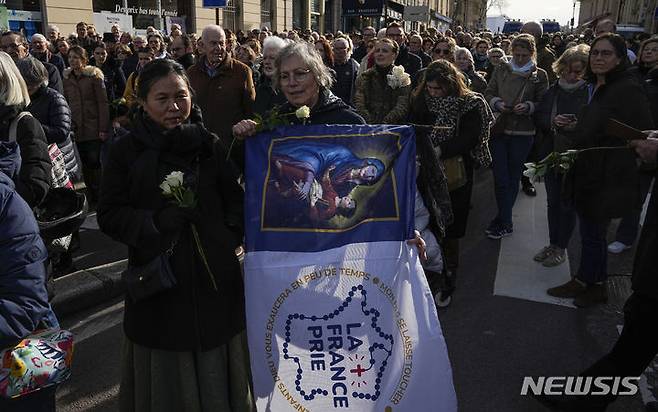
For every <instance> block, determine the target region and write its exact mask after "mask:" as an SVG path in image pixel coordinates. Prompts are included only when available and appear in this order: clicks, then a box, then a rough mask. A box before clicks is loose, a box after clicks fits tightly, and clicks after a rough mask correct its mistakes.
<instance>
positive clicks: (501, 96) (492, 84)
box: [484, 63, 548, 136]
mask: <svg viewBox="0 0 658 412" xmlns="http://www.w3.org/2000/svg"><path fill="white" fill-rule="evenodd" d="M546 90H548V76H547V75H546V72H545V71H544V70H542V69H540V68H535V70H534V71H531V72H529V73H527V74H522V73H515V72H513V71H512V66H511V64H510V63H501V64H499V65H498V66H497V67H496V70H494V72H493V75H492V76H491V80H490V81H489V85H488V86H487V90H486V91H485V93H484V95H485V98H486V100H487V102H489V105H490V106H491V109H492V110H493V111H494V113H495V114H500V111H499V108H498V107H497V106H498V103H499V102H502V103H503V104H505V105H506V106H515V105H516V104H518V103H526V104H527V105H528V110H527V112H526V113H523V114H514V113H508V114H505V115H502V116H500V117H498V118H497V122H504V130H505V132H504V133H505V134H506V135H511V136H515V135H518V136H534V135H535V122H534V120H533V114H534V112H535V109H536V107H537V104H538V103H539V102H540V101H541V99H542V98H543V97H544V93H546Z"/></svg>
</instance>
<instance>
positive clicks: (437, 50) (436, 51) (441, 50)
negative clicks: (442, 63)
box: [433, 49, 451, 56]
mask: <svg viewBox="0 0 658 412" xmlns="http://www.w3.org/2000/svg"><path fill="white" fill-rule="evenodd" d="M433 53H434V54H445V55H446V56H447V55H449V54H450V53H451V52H450V49H436V50H434V52H433Z"/></svg>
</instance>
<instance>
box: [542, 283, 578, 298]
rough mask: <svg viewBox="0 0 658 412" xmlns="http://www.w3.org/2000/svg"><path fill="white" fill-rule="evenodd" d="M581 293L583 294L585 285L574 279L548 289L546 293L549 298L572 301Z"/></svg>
mask: <svg viewBox="0 0 658 412" xmlns="http://www.w3.org/2000/svg"><path fill="white" fill-rule="evenodd" d="M583 292H585V285H583V284H582V283H580V282H579V281H577V280H576V279H575V278H572V279H571V280H570V281H568V282H567V283H564V284H562V285H560V286H556V287H554V288H550V289H548V290H547V291H546V293H548V294H549V295H550V296H554V297H556V298H569V299H573V298H575V297H577V296H578V295H580V294H581V293H583Z"/></svg>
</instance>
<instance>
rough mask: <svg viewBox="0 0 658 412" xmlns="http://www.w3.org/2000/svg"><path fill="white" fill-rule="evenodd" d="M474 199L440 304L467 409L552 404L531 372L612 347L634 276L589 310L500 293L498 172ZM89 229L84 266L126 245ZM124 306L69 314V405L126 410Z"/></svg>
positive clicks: (614, 269)
mask: <svg viewBox="0 0 658 412" xmlns="http://www.w3.org/2000/svg"><path fill="white" fill-rule="evenodd" d="M520 196H524V195H523V194H521V195H520ZM472 203H473V209H472V211H471V217H470V221H469V231H468V234H467V236H466V238H465V239H464V240H463V242H462V250H461V260H462V263H461V265H462V266H461V269H460V272H459V278H458V281H457V284H458V287H457V291H456V293H455V295H454V299H453V303H452V305H451V306H450V307H449V308H447V309H445V310H442V311H441V312H440V313H439V318H440V320H441V325H442V327H443V333H444V336H445V338H446V341H447V344H448V350H449V355H450V360H451V362H452V368H453V375H454V382H455V389H456V391H457V395H458V400H459V406H460V411H465V412H471V411H472V412H481V411H510V412H513V411H523V412H528V411H529V412H532V411H538V412H539V411H544V410H546V409H545V408H543V407H542V406H540V405H539V404H538V403H536V402H535V401H534V400H533V399H531V398H530V397H528V396H526V397H523V396H521V395H520V391H521V383H522V380H523V377H524V376H533V377H536V376H565V375H575V374H578V373H579V372H580V371H581V370H583V369H584V368H586V367H587V366H589V365H590V364H591V363H592V362H594V361H595V360H596V359H598V358H599V357H601V356H602V355H604V354H605V353H606V352H607V351H608V350H609V349H610V348H611V346H612V344H613V343H614V342H615V340H616V337H617V336H618V330H619V329H618V326H619V325H621V324H622V304H623V301H624V300H625V298H626V296H627V294H628V293H629V289H628V284H629V280H628V278H626V277H623V276H616V277H613V278H612V279H611V286H610V290H611V299H610V302H609V303H608V304H607V305H605V306H599V307H596V308H592V309H587V310H578V309H573V308H568V307H564V306H558V305H552V304H546V303H539V302H532V301H528V300H522V299H516V298H510V297H504V296H495V295H493V290H494V281H495V278H496V271H497V265H498V253H499V249H500V241H492V240H489V239H486V238H485V237H484V236H483V234H482V230H483V229H484V227H486V225H487V223H488V222H489V220H490V219H491V218H492V216H493V214H494V213H495V201H494V197H493V191H492V179H491V176H490V174H489V173H486V172H485V173H480V174H479V175H478V176H477V179H476V185H475V190H474V197H473V202H472ZM83 239H84V240H85V241H83V243H82V248H81V250H80V251H79V252H78V256H79V259H78V260H77V261H76V265H80V266H81V267H80V268H82V266H84V265H93V264H96V263H94V262H98V261H101V260H105V261H104V262H100V263H107V262H108V260H107V259H115V258H117V259H118V258H123V257H122V256H123V255H122V253H124V254H125V250H123V251H122V249H121V246H119V245H117V244H116V243H113V242H110V241H109V240H108V239H107V238H105V239H103V237H102V235H100V234H99V233H94V232H93V230H92V231H88V233H86V234H84V233H83ZM578 239H579V237H578V233H575V234H574V236H573V240H572V244H571V246H570V249H569V253H570V256H571V262H570V263H571V265H572V270H573V265H574V264H576V263H577V261H578V258H579V257H578V247H577V240H578ZM519 258H520V259H521V258H523V259H527V258H528V257H527V256H525V257H524V256H520V257H519ZM100 263H97V264H100ZM631 263H632V251H629V252H626V253H625V254H623V255H622V256H620V257H612V258H611V261H610V273H618V274H625V273H628V272H629V271H630V267H631ZM122 308H123V304H122V302H121V301H120V300H117V301H113V302H106V303H103V304H99V306H98V307H96V308H93V309H90V310H87V311H85V312H84V313H79V314H76V315H75V316H71V317H69V318H66V319H63V322H62V323H63V325H64V327H66V328H69V329H71V330H73V331H74V332H75V333H76V335H77V339H78V340H77V345H76V353H75V358H74V370H73V376H72V378H71V380H70V381H69V382H68V383H66V384H65V385H63V386H62V387H61V388H60V390H59V393H58V405H59V410H60V411H63V412H68V411H83V410H84V411H115V410H117V404H118V403H117V402H118V390H119V375H120V368H119V356H120V350H121V342H122V331H121V324H120V322H121V316H122ZM427 410H428V411H431V410H432V407H431V405H428V406H427ZM609 410H610V411H620V412H621V411H624V412H633V411H643V410H644V407H643V403H642V400H641V397H640V396H639V395H636V396H632V397H623V399H619V400H618V401H617V402H616V403H615V404H614V405H613V406H612V407H611V408H609Z"/></svg>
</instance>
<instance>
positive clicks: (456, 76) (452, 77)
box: [412, 59, 471, 100]
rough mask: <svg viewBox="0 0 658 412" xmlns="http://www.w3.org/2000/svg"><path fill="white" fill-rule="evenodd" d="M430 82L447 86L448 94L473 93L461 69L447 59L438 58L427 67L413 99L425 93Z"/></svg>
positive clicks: (461, 94)
mask: <svg viewBox="0 0 658 412" xmlns="http://www.w3.org/2000/svg"><path fill="white" fill-rule="evenodd" d="M428 82H437V83H439V84H440V85H441V86H443V87H444V88H445V91H446V93H447V95H448V96H458V97H461V96H464V95H466V94H469V93H471V91H470V90H469V88H468V86H467V85H466V80H465V78H464V75H463V74H462V73H461V71H460V70H459V69H458V68H457V66H455V65H454V64H452V63H450V62H449V61H447V60H443V59H441V60H436V61H433V62H432V63H430V65H429V66H427V69H425V72H424V73H423V76H422V78H421V81H420V83H418V86H417V87H416V89H415V90H414V92H413V95H412V99H413V100H416V99H418V98H420V97H421V96H423V93H425V86H426V85H427V83H428Z"/></svg>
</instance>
